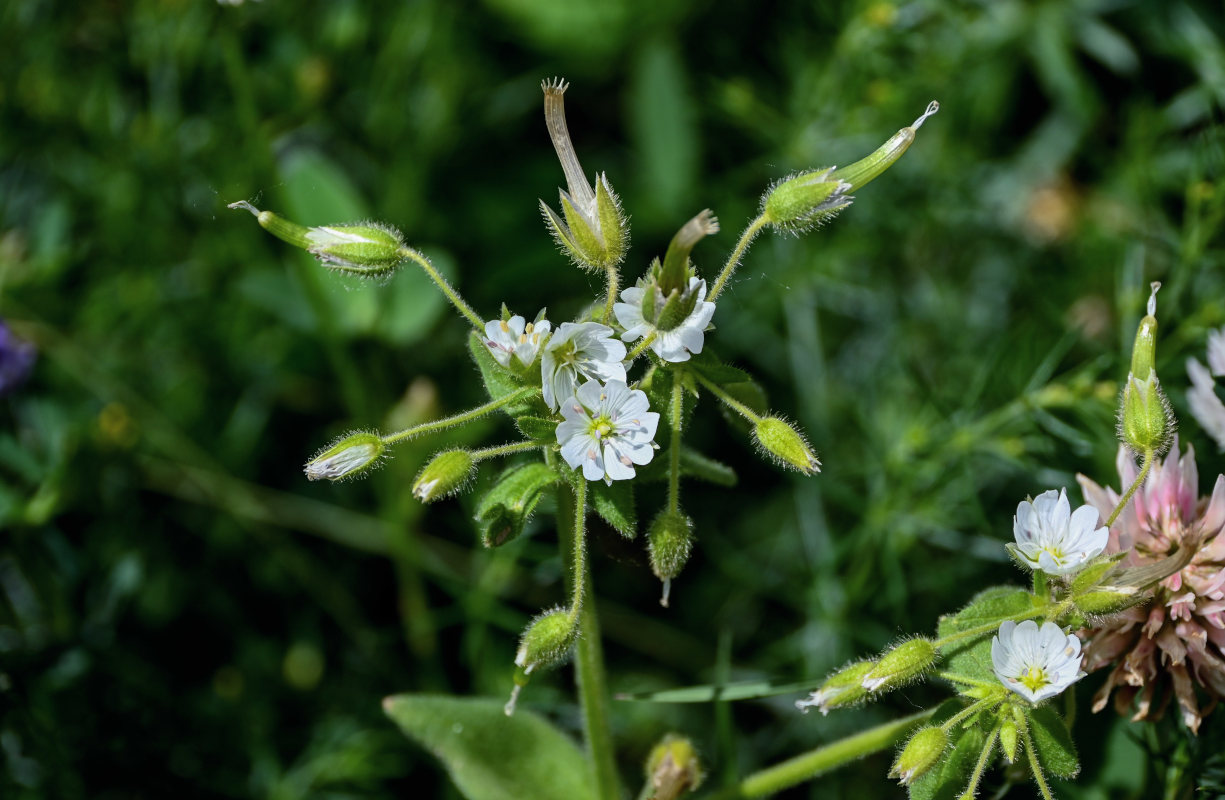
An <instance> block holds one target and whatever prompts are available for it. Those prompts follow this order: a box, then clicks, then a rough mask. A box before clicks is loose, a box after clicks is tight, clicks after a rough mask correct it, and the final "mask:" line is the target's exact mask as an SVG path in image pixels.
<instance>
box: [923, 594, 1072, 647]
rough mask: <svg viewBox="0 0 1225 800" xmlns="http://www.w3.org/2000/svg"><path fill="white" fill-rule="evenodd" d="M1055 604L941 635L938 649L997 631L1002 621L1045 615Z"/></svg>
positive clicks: (937, 643)
mask: <svg viewBox="0 0 1225 800" xmlns="http://www.w3.org/2000/svg"><path fill="white" fill-rule="evenodd" d="M1052 605H1053V604H1051V603H1048V604H1046V605H1044V606H1042V607H1040V608H1031V609H1030V610H1029V611H1019V612H1017V613H1016V614H1009V615H1008V616H1006V617H1000V618H999V619H997V620H995V621H994V622H986V623H984V624H982V625H975V626H974V627H973V628H966V629H965V630H964V631H957V633H950V634H949V635H948V636H944V637H941V638H939V639H937V640H936V641H935V645H936V649H937V650H942V649H944V648H945V647H948V646H949V645H950V644H954V643H956V642H960V641H961V640H962V639H972V638H973V637H975V636H982V635H983V634H984V633H995V632H996V631H998V630H999V628H1000V623H1001V622H1006V621H1008V620H1012V621H1013V622H1017V621H1019V620H1023V619H1033V618H1034V617H1041V616H1045V615H1046V614H1047V612H1049V611H1050V610H1051V606H1052Z"/></svg>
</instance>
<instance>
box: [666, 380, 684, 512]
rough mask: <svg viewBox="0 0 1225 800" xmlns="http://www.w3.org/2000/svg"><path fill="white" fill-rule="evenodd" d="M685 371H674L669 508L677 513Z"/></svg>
mask: <svg viewBox="0 0 1225 800" xmlns="http://www.w3.org/2000/svg"><path fill="white" fill-rule="evenodd" d="M682 374H683V371H682V370H680V369H676V370H673V371H672V449H671V452H670V453H669V455H670V456H671V459H672V463H671V464H670V465H669V470H668V510H669V511H671V512H673V513H675V512H677V511H679V510H680V507H681V415H682V412H683V411H684V406H683V401H684V399H685V387H684V385H683V384H682V382H681V375H682Z"/></svg>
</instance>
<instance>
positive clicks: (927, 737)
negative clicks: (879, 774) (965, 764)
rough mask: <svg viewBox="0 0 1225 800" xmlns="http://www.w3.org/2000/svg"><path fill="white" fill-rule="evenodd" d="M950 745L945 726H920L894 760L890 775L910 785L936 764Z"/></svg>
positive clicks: (905, 784) (903, 783)
mask: <svg viewBox="0 0 1225 800" xmlns="http://www.w3.org/2000/svg"><path fill="white" fill-rule="evenodd" d="M948 745H949V736H948V734H947V733H945V732H944V729H943V728H938V727H934V726H927V727H923V728H919V730H918V731H916V732H915V734H914V736H911V737H910V741H908V742H907V743H906V746H905V747H903V748H902V752H901V753H899V754H898V757H897V760H896V761H894V762H893V769H891V770H889V777H890V778H897V780H898V782H899V783H901V784H902V785H903V786H909V785H910V784H912V783H914V781H915V780H916V779H918V778H920V777H922V776H923V774H924V773H926V772H927V771H928V770H930V769H931V768H932V767H934V766H936V764H937V763H938V762H939V761H940V756H942V755H944V751H945V749H946V748H947V747H948Z"/></svg>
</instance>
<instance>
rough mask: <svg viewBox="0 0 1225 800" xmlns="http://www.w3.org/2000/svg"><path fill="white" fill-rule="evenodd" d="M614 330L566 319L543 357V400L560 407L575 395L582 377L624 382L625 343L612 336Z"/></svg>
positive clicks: (595, 324) (594, 323) (546, 346)
mask: <svg viewBox="0 0 1225 800" xmlns="http://www.w3.org/2000/svg"><path fill="white" fill-rule="evenodd" d="M612 335H613V329H612V328H610V327H608V326H607V325H601V324H600V323H598V322H579V323H574V322H563V323H562V324H561V326H560V327H559V328H558V329H557V333H555V334H553V337H552V338H551V339H549V341H548V343H547V344H546V345H545V347H544V355H543V356H541V358H540V373H541V375H540V376H541V379H542V381H543V386H542V389H543V395H544V401H545V403H547V404H548V406H549V408H551V409H553V410H557V406H558V404H559V403H564V402H565V401H566V400H568V399H569V398H570V396H571V395H573V394H574V388H575V386H577V385H578V381H579V378H580V377H583V378H587V379H588V380H593V381H601V382H608V381H622V382H624V381H625V365H624V364H622V363H621V359H623V358H625V345H623V344H621V342H618V341H617V340H616V339H614V338H612Z"/></svg>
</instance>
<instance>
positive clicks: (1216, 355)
mask: <svg viewBox="0 0 1225 800" xmlns="http://www.w3.org/2000/svg"><path fill="white" fill-rule="evenodd" d="M1208 369H1210V370H1212V374H1213V375H1215V376H1217V377H1218V378H1220V377H1222V376H1225V328H1217V329H1216V330H1215V331H1211V332H1209V334H1208Z"/></svg>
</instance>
